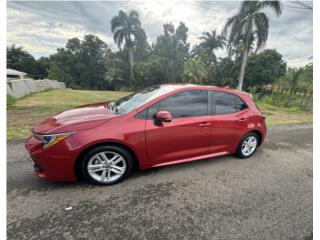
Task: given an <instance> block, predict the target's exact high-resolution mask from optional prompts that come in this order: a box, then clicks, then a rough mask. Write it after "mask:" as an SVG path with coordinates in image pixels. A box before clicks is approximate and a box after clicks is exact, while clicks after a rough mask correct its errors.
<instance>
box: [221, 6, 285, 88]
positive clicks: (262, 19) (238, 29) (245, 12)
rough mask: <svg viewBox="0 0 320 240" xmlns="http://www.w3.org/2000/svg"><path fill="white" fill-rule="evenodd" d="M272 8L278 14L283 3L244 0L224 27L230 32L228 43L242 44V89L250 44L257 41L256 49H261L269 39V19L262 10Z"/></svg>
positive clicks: (240, 78) (239, 86)
mask: <svg viewBox="0 0 320 240" xmlns="http://www.w3.org/2000/svg"><path fill="white" fill-rule="evenodd" d="M265 8H270V9H271V10H273V11H274V12H275V13H276V14H277V15H278V16H279V15H280V14H281V12H282V5H281V3H280V1H279V0H277V1H243V2H242V4H241V7H240V10H239V12H238V13H237V14H236V15H235V16H233V17H231V18H229V19H228V20H227V22H226V25H225V27H224V34H226V33H229V38H228V45H229V47H230V46H231V45H239V44H242V49H243V52H242V61H241V68H240V73H239V85H238V88H239V89H240V90H241V89H242V85H243V78H244V72H245V67H246V63H247V58H248V53H249V49H250V46H252V44H253V42H254V41H255V47H256V49H255V50H256V51H258V50H259V49H261V48H262V47H263V46H264V45H265V43H266V41H267V39H268V32H269V19H268V17H267V15H266V14H265V13H264V12H262V10H263V9H265Z"/></svg>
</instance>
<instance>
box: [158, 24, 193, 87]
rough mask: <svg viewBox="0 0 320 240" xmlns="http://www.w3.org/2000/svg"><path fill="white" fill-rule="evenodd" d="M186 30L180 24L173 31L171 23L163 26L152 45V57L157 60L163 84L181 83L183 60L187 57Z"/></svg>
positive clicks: (183, 25) (184, 26) (188, 45)
mask: <svg viewBox="0 0 320 240" xmlns="http://www.w3.org/2000/svg"><path fill="white" fill-rule="evenodd" d="M187 32H188V28H187V27H186V25H185V24H184V23H182V22H181V23H180V24H179V26H178V27H177V29H175V27H174V25H173V24H172V23H168V24H164V25H163V34H162V35H160V36H159V37H158V38H157V40H156V43H155V44H154V45H153V54H154V55H155V56H154V57H157V58H159V61H160V62H161V66H162V68H161V69H162V74H161V75H162V76H163V78H164V79H163V81H164V82H182V77H183V70H184V63H185V60H186V59H187V58H188V55H189V47H190V44H189V43H188V42H187V37H188V35H187Z"/></svg>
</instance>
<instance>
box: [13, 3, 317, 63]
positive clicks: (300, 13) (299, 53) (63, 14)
mask: <svg viewBox="0 0 320 240" xmlns="http://www.w3.org/2000/svg"><path fill="white" fill-rule="evenodd" d="M282 3H283V6H284V7H283V13H282V15H281V16H280V17H277V16H276V14H274V13H273V12H271V11H269V10H265V12H266V14H267V15H268V17H269V19H270V29H269V38H268V41H267V44H266V46H265V48H271V49H276V50H277V51H278V52H280V53H281V54H282V55H283V58H284V60H285V61H287V63H288V65H289V66H292V67H300V66H304V65H305V64H307V63H309V62H310V61H312V56H313V48H312V44H313V43H312V35H313V19H312V15H313V12H312V10H308V9H298V8H296V7H297V5H295V3H294V2H293V1H282ZM304 3H306V4H308V5H310V6H312V1H306V2H304ZM239 6H240V2H239V1H175V0H171V1H157V0H149V1H147V0H146V1H99V2H95V1H55V2H52V1H51V2H45V1H9V2H8V3H7V45H8V46H9V45H12V44H15V45H17V46H23V48H24V49H25V50H27V51H28V52H29V53H31V54H32V55H33V56H34V57H36V58H39V57H41V56H49V55H50V54H53V53H55V52H56V49H57V48H61V47H64V46H65V44H66V42H67V40H68V39H69V38H73V37H78V38H80V39H82V38H83V36H84V35H85V34H95V35H97V36H98V37H99V38H101V39H102V40H103V41H105V42H106V43H107V44H108V45H109V46H110V47H111V48H112V49H114V50H116V48H117V46H116V45H115V43H114V41H113V38H112V33H111V25H110V21H111V19H112V17H114V16H116V15H117V14H118V11H119V10H124V11H127V12H129V11H130V10H136V11H137V12H138V13H139V15H140V19H141V23H142V27H143V28H144V30H145V32H146V34H147V37H148V41H149V43H150V44H151V43H152V42H154V41H155V40H156V38H157V36H159V35H161V34H162V32H163V24H164V23H169V22H172V23H173V24H174V25H175V26H177V25H178V24H179V22H181V21H182V22H184V23H185V24H186V26H187V27H188V29H189V31H188V41H189V42H190V44H191V46H193V45H195V44H198V43H199V42H200V40H199V37H200V36H201V34H202V33H203V32H206V31H211V30H217V31H218V32H219V33H220V32H221V31H222V29H223V27H224V24H225V22H226V20H227V19H228V18H229V17H231V16H232V15H234V14H236V13H237V11H238V9H239ZM226 54H227V53H226V50H224V51H218V52H217V56H218V57H224V56H226Z"/></svg>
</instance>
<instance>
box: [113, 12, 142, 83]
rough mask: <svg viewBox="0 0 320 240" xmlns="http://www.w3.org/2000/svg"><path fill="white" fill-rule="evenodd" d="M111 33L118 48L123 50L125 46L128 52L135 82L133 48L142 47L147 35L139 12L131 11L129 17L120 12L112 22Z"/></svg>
mask: <svg viewBox="0 0 320 240" xmlns="http://www.w3.org/2000/svg"><path fill="white" fill-rule="evenodd" d="M111 31H112V33H113V39H114V41H115V43H116V44H117V45H118V47H119V48H121V46H122V45H123V46H124V48H125V49H126V50H127V51H128V62H129V69H130V80H133V79H134V76H133V64H134V60H133V48H134V47H135V46H138V47H139V46H142V45H143V43H144V42H145V41H146V34H145V32H144V30H143V29H142V28H141V22H140V19H139V14H138V12H136V11H130V13H129V15H128V14H127V13H125V12H124V11H122V10H120V11H119V13H118V16H115V17H113V19H112V20H111Z"/></svg>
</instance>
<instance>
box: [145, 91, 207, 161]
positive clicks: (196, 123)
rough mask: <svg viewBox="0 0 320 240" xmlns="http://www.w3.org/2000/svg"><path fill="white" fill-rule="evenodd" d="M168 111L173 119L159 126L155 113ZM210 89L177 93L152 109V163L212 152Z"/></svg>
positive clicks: (148, 133)
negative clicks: (210, 150) (210, 145)
mask: <svg viewBox="0 0 320 240" xmlns="http://www.w3.org/2000/svg"><path fill="white" fill-rule="evenodd" d="M157 111H168V112H170V113H171V114H172V121H171V122H165V123H161V124H160V125H157V124H156V123H155V121H154V119H153V115H154V114H155V113H156V112H157ZM210 118H211V116H209V107H208V91H206V90H192V91H184V92H179V93H176V94H173V95H171V96H169V97H167V98H165V99H164V100H162V101H160V102H158V103H156V104H154V105H152V106H151V107H149V109H148V113H147V120H146V121H147V122H146V146H147V151H148V157H149V161H151V164H152V165H156V164H160V163H164V162H170V161H175V160H182V159H186V158H192V157H196V156H200V155H205V154H208V150H209V143H210V136H211V123H210Z"/></svg>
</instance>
